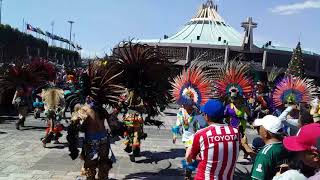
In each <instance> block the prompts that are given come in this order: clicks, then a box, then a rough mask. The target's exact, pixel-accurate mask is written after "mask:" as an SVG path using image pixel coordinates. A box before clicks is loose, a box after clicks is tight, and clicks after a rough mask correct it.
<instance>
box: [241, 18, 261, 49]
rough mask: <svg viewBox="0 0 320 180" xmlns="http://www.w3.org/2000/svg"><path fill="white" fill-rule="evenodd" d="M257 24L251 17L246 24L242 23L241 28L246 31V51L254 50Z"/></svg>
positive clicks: (244, 40)
mask: <svg viewBox="0 0 320 180" xmlns="http://www.w3.org/2000/svg"><path fill="white" fill-rule="evenodd" d="M257 25H258V24H257V23H255V22H253V21H252V17H249V18H248V19H247V21H246V22H242V23H241V27H243V28H244V30H245V35H244V39H243V44H242V47H243V49H244V50H249V51H250V50H252V48H253V29H254V28H256V27H257Z"/></svg>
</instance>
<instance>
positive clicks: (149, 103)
mask: <svg viewBox="0 0 320 180" xmlns="http://www.w3.org/2000/svg"><path fill="white" fill-rule="evenodd" d="M112 61H113V62H116V63H117V64H118V67H119V68H120V69H121V70H122V71H123V74H121V79H122V80H123V81H122V84H123V85H124V86H125V87H126V88H127V89H128V90H129V91H133V92H135V93H137V95H138V96H139V97H140V98H141V99H142V100H143V102H144V105H145V106H146V108H147V109H148V108H151V109H158V108H157V107H159V106H166V105H167V104H168V103H169V102H170V99H169V98H168V96H166V95H165V94H166V92H167V91H168V86H169V83H168V79H169V77H170V76H171V67H172V66H171V65H172V64H173V63H174V62H171V61H170V60H169V59H168V58H167V57H166V56H164V55H163V54H162V53H161V52H160V51H158V50H157V48H155V47H153V46H148V45H144V44H139V43H133V42H132V41H124V42H122V43H120V44H119V45H118V47H117V48H115V49H114V51H113V54H112ZM108 63H109V62H108ZM155 97H156V98H155Z"/></svg>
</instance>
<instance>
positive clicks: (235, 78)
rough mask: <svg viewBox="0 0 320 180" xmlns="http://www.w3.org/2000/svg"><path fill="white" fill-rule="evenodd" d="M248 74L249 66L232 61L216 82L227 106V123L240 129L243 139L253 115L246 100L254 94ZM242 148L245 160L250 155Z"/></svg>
mask: <svg viewBox="0 0 320 180" xmlns="http://www.w3.org/2000/svg"><path fill="white" fill-rule="evenodd" d="M248 72H249V66H247V65H245V64H242V63H240V62H236V61H231V62H229V63H227V64H226V65H224V66H223V67H222V68H220V73H219V74H220V77H219V78H218V79H216V80H215V82H214V83H215V91H216V94H217V95H218V97H220V98H221V99H222V100H224V103H225V104H226V108H225V120H226V123H227V124H229V125H230V126H232V127H234V128H237V129H239V132H240V134H241V135H242V137H244V136H245V130H246V127H247V121H248V119H249V116H250V114H251V113H250V111H249V108H248V107H247V106H246V100H245V99H246V98H247V99H249V98H250V97H251V96H252V94H253V93H252V91H253V83H252V80H251V78H249V77H247V76H246V74H247V73H248ZM240 148H241V150H243V151H244V158H247V157H248V155H249V154H248V153H247V151H246V150H245V149H244V148H243V147H240Z"/></svg>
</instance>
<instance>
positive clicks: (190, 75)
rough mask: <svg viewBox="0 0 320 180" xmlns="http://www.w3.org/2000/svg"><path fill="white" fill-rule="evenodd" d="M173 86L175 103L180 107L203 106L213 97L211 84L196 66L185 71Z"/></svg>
mask: <svg viewBox="0 0 320 180" xmlns="http://www.w3.org/2000/svg"><path fill="white" fill-rule="evenodd" d="M171 84H172V87H173V90H172V96H173V98H174V101H175V102H176V103H177V104H180V105H194V104H196V105H203V104H204V103H205V102H207V101H208V100H209V98H210V95H211V90H212V87H211V82H210V80H209V78H208V77H206V74H205V72H204V71H203V70H202V68H201V67H199V66H196V65H193V66H191V67H189V68H188V69H184V70H183V71H182V73H181V74H180V75H179V76H177V77H176V78H175V79H174V80H173V82H171Z"/></svg>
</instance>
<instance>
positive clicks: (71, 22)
mask: <svg viewBox="0 0 320 180" xmlns="http://www.w3.org/2000/svg"><path fill="white" fill-rule="evenodd" d="M68 23H70V36H69V41H70V43H71V33H72V24H73V23H74V21H68ZM70 43H69V50H71V44H70Z"/></svg>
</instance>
